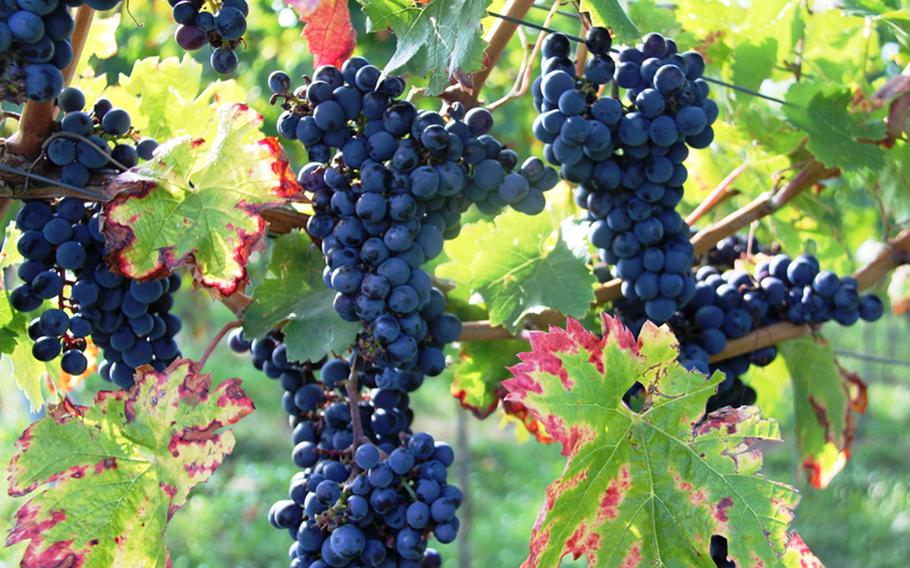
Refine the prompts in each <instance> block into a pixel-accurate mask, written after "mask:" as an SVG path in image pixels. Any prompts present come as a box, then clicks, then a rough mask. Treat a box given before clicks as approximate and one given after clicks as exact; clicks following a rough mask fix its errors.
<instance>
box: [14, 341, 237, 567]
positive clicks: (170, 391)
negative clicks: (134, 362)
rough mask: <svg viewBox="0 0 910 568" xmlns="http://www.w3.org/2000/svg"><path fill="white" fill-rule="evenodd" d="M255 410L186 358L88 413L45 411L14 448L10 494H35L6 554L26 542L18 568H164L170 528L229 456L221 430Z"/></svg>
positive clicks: (101, 399)
mask: <svg viewBox="0 0 910 568" xmlns="http://www.w3.org/2000/svg"><path fill="white" fill-rule="evenodd" d="M252 411H253V403H252V401H251V400H250V399H249V398H247V396H246V394H245V393H244V392H243V390H242V389H241V388H240V381H239V379H231V380H228V381H225V382H223V383H221V384H220V385H218V387H216V388H214V389H213V388H211V375H203V374H198V373H197V372H196V363H194V362H192V361H189V360H186V359H178V360H177V361H175V362H174V363H173V364H171V366H170V367H168V369H166V370H165V371H164V372H162V373H157V372H155V371H153V370H152V369H151V367H142V368H141V369H140V370H139V371H138V373H137V379H136V385H135V386H134V387H133V388H131V389H130V390H129V391H116V392H110V391H102V392H100V393H98V395H97V396H96V398H95V404H94V406H91V407H74V406H73V405H72V404H67V405H60V406H58V407H56V408H54V409H52V411H51V412H49V413H48V415H47V416H45V417H44V418H42V419H40V420H38V421H37V422H35V423H33V424H32V425H31V426H29V427H28V429H26V430H25V432H24V433H23V434H22V437H21V438H19V441H18V442H17V443H16V453H15V455H14V456H13V459H12V460H11V462H10V465H9V470H8V473H9V494H10V495H12V496H23V495H28V494H31V495H32V496H31V498H30V499H29V501H28V502H27V503H25V504H24V505H23V506H22V507H21V508H20V509H19V511H18V512H17V513H16V519H15V522H14V525H13V527H12V529H11V530H10V532H9V535H8V538H7V541H6V544H7V546H10V545H12V544H15V543H18V542H22V541H26V540H28V541H30V542H29V545H28V548H27V549H26V551H25V556H24V558H23V560H22V566H23V567H25V568H32V567H34V568H39V567H46V566H82V567H83V568H94V567H106V566H160V567H164V566H165V565H169V561H168V558H167V549H166V547H165V542H164V538H165V531H166V529H167V523H168V522H169V521H170V519H171V517H172V516H173V515H174V513H175V512H176V511H177V510H178V509H180V508H181V507H182V506H183V505H185V504H186V501H187V498H188V496H189V493H190V491H191V490H192V489H193V487H195V486H196V485H198V484H200V483H204V482H205V481H206V480H208V478H209V477H211V475H212V474H213V473H214V472H215V470H216V469H218V467H219V466H220V465H221V462H222V461H223V460H224V458H225V456H226V455H228V454H229V453H230V452H231V451H232V450H233V448H234V435H233V433H232V432H231V431H230V430H227V431H223V432H219V431H220V430H221V429H222V428H223V427H225V426H228V425H230V424H234V423H235V422H237V421H238V420H240V419H241V418H243V417H244V416H246V415H247V414H249V413H250V412H252Z"/></svg>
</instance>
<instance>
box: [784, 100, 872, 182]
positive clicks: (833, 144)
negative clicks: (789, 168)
mask: <svg viewBox="0 0 910 568" xmlns="http://www.w3.org/2000/svg"><path fill="white" fill-rule="evenodd" d="M851 96H852V94H851V92H850V90H849V89H848V88H846V87H838V86H826V87H820V86H818V85H813V84H811V83H794V84H793V86H792V87H790V89H789V90H788V91H787V98H786V100H787V102H788V103H790V104H788V105H786V106H784V107H783V109H784V113H785V114H786V115H787V118H788V119H789V120H790V122H792V123H793V124H794V125H796V126H797V127H798V128H801V129H803V130H804V131H805V132H806V134H807V135H808V137H809V142H808V148H809V151H810V152H812V153H813V154H814V155H815V157H816V158H818V159H819V161H821V162H823V163H824V164H825V166H827V167H829V168H842V169H845V170H852V169H860V168H870V169H872V170H878V169H881V168H883V167H884V165H885V159H884V151H883V150H882V148H881V147H880V146H878V145H877V144H876V142H877V141H879V140H881V139H882V138H883V137H884V135H885V125H884V123H883V122H882V121H881V120H878V119H875V118H873V117H871V116H869V115H864V114H863V113H852V112H850V110H849V104H850V100H851Z"/></svg>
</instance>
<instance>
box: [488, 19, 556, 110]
mask: <svg viewBox="0 0 910 568" xmlns="http://www.w3.org/2000/svg"><path fill="white" fill-rule="evenodd" d="M557 6H559V2H558V1H554V2H553V7H552V8H553V9H554V10H555V8H556V7H557ZM552 17H553V13H552V12H550V13H548V14H547V17H546V19H545V20H544V25H549V24H550V20H551V18H552ZM546 35H547V34H546V33H544V32H541V33H539V34H537V40H536V41H535V42H534V48H533V49H532V50H531V54H530V56H529V57H528V61H527V64H525V65H524V66H523V67H522V70H521V71H520V72H519V73H518V76H517V77H516V78H515V83H516V84H515V85H513V86H512V89H511V90H510V91H509V92H508V93H506V94H505V95H504V96H503V97H502V98H500V99H499V100H497V101H495V102H493V104H490V105H487V108H488V109H489V110H490V111H493V110H496V109H498V108H499V107H501V106H503V105H505V104H506V103H507V102H509V101H511V100H513V99H516V98H518V97H522V96H524V95H525V94H526V93H527V92H528V88H529V87H530V86H531V82H532V81H531V73H532V72H533V71H534V67H535V63H536V62H537V54H538V53H540V49H541V46H542V45H543V40H544V38H546Z"/></svg>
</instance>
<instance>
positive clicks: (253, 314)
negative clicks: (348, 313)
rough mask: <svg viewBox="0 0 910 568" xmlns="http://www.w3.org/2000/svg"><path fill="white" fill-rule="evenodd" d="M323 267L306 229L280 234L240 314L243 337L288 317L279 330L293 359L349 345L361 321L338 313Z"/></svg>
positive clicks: (309, 358) (314, 358) (317, 357)
mask: <svg viewBox="0 0 910 568" xmlns="http://www.w3.org/2000/svg"><path fill="white" fill-rule="evenodd" d="M324 267H325V261H324V260H323V258H322V254H320V252H319V249H317V248H316V247H315V246H314V245H313V243H312V242H311V241H310V239H309V237H307V235H306V234H305V233H303V232H300V231H295V232H292V233H288V234H287V235H283V236H281V237H280V238H279V239H278V240H277V241H276V242H275V249H274V251H273V252H272V258H271V259H270V261H269V269H268V274H267V275H266V277H265V279H264V280H263V281H262V282H261V283H260V284H259V285H257V286H256V288H255V289H254V290H253V302H252V304H250V306H249V307H248V308H247V309H246V311H245V312H244V314H243V330H244V333H245V334H246V335H247V337H261V336H263V335H265V334H266V333H268V332H269V330H271V329H273V328H275V327H276V326H277V325H278V324H279V323H281V322H283V321H285V320H288V321H287V325H285V326H284V328H283V331H284V336H285V337H284V339H285V344H286V345H287V346H288V356H289V357H290V358H291V359H293V360H296V361H318V360H320V359H322V358H323V357H324V356H325V354H326V353H331V352H333V351H334V352H336V353H342V352H344V351H347V348H348V347H349V346H350V345H351V344H352V343H354V340H355V339H356V338H357V332H358V331H359V329H360V326H358V325H357V324H355V323H353V322H348V321H344V320H343V319H341V317H340V316H339V315H338V313H337V312H336V311H335V309H334V308H333V307H332V300H333V299H334V297H335V292H334V291H332V290H330V289H328V288H327V287H326V286H325V284H324V283H323V281H322V270H323V268H324Z"/></svg>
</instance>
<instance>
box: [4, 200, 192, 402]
mask: <svg viewBox="0 0 910 568" xmlns="http://www.w3.org/2000/svg"><path fill="white" fill-rule="evenodd" d="M99 209H100V208H99V207H98V206H97V205H94V204H92V205H86V204H85V203H84V202H83V201H81V200H79V199H75V198H64V199H61V200H59V201H57V202H51V203H49V202H44V201H27V202H26V203H25V205H24V206H23V208H22V209H21V210H20V211H19V213H18V215H17V216H16V226H17V227H18V228H19V230H21V231H22V235H21V236H20V238H19V241H18V242H17V248H18V250H19V252H20V253H21V254H22V256H23V257H24V258H25V261H24V262H23V263H22V264H21V265H20V266H19V269H18V275H19V278H20V279H21V280H22V282H23V283H22V284H21V285H19V286H18V287H17V288H16V289H14V290H13V292H12V293H11V294H10V303H11V304H12V306H13V308H15V309H16V310H17V311H20V312H24V313H28V312H33V311H35V310H38V309H39V308H42V306H44V305H45V302H46V301H56V305H55V306H53V307H48V308H47V309H45V310H43V311H42V313H41V314H40V315H39V316H38V317H36V318H35V319H34V320H32V321H31V323H30V324H29V328H28V332H29V335H30V336H31V338H32V339H33V340H34V342H35V343H34V346H33V348H32V354H33V355H34V357H35V358H36V359H38V360H39V361H51V360H53V359H56V358H57V357H58V356H59V355H60V354H61V352H62V354H63V356H62V359H61V368H62V369H63V371H65V372H67V373H70V374H73V375H79V374H82V373H83V372H84V371H85V370H86V366H87V360H86V358H85V355H84V353H83V351H84V350H85V348H86V345H87V340H88V338H89V337H91V338H92V340H93V341H94V342H95V344H96V345H98V346H99V347H101V348H103V349H104V359H105V360H104V362H102V363H101V366H100V369H99V371H100V374H101V376H102V378H104V379H105V380H111V381H113V382H114V383H116V384H117V385H118V386H120V387H121V388H128V387H129V386H131V385H132V383H133V373H134V371H135V369H136V368H137V367H139V366H141V365H149V364H150V365H152V366H153V367H155V368H156V369H157V370H159V371H160V370H163V369H164V367H165V366H167V364H169V363H170V362H171V361H173V360H174V359H175V358H176V357H177V356H179V350H178V348H177V344H176V343H175V342H174V339H173V338H174V336H175V335H176V334H177V332H178V331H179V330H180V320H179V319H178V318H177V317H175V316H173V315H172V314H170V308H171V306H172V305H173V299H172V298H171V294H172V293H173V292H175V291H176V290H177V288H178V287H179V286H180V280H179V278H178V277H176V276H172V277H170V278H164V279H161V280H153V281H148V282H138V281H131V280H129V279H126V278H123V277H122V276H118V275H116V274H114V273H113V272H111V270H110V269H109V267H108V266H107V264H106V262H105V260H104V256H105V254H106V253H107V250H106V248H105V245H104V236H103V235H102V234H101V232H100V226H99V225H100V213H99Z"/></svg>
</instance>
